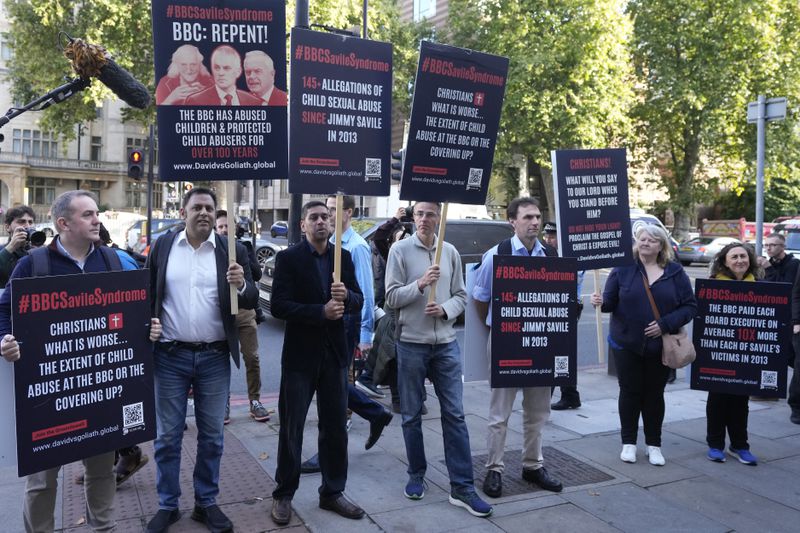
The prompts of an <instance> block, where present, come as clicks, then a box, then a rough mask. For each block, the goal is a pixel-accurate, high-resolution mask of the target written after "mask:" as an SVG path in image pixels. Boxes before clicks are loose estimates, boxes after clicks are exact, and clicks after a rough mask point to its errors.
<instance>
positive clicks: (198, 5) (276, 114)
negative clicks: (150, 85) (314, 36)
mask: <svg viewBox="0 0 800 533" xmlns="http://www.w3.org/2000/svg"><path fill="white" fill-rule="evenodd" d="M153 44H154V50H155V75H156V82H157V87H156V104H157V106H158V108H157V118H158V145H159V146H158V148H159V150H158V154H159V161H158V163H159V179H161V180H163V181H179V180H184V181H199V180H248V179H282V178H286V173H287V155H286V150H287V123H286V117H287V115H286V113H287V111H286V108H287V95H286V92H285V89H286V13H285V3H284V2H279V1H277V0H264V1H262V2H259V3H258V4H254V3H252V2H248V1H246V0H230V1H228V2H226V3H225V6H224V7H221V6H220V5H219V4H218V3H216V2H212V1H210V0H194V1H189V2H186V1H185V0H181V1H180V2H175V1H174V0H154V1H153Z"/></svg>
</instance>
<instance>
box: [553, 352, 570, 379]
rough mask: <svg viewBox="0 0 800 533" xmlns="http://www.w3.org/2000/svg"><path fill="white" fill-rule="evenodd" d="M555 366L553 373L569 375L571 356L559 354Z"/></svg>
mask: <svg viewBox="0 0 800 533" xmlns="http://www.w3.org/2000/svg"><path fill="white" fill-rule="evenodd" d="M553 359H555V368H554V370H553V374H554V375H555V376H556V377H558V376H569V357H568V356H566V355H558V356H556V357H554V358H553Z"/></svg>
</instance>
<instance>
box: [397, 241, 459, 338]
mask: <svg viewBox="0 0 800 533" xmlns="http://www.w3.org/2000/svg"><path fill="white" fill-rule="evenodd" d="M438 243H439V239H438V237H437V238H436V239H434V243H433V247H431V248H430V249H429V248H426V247H425V245H424V244H422V241H420V240H419V237H418V236H417V234H416V233H414V235H412V236H411V237H410V238H408V239H403V240H402V241H399V242H397V243H395V244H394V245H393V246H392V247H391V248H390V249H389V259H388V261H387V263H386V303H387V304H388V305H389V306H390V307H393V308H395V309H397V310H398V311H399V314H398V321H399V322H398V323H399V326H400V337H399V338H400V340H401V341H404V342H415V343H418V344H446V343H449V342H452V341H454V340H455V339H456V332H455V329H454V328H453V324H454V323H455V321H456V317H457V316H458V315H460V314H461V313H462V312H463V311H464V307H465V305H466V299H467V292H466V290H465V289H464V278H463V275H462V273H461V257H460V256H459V255H458V252H457V251H456V249H455V247H454V246H453V245H452V244H450V243H449V242H446V241H445V242H444V245H443V247H442V257H441V260H440V261H439V269H440V277H439V281H438V283H437V284H436V299H435V301H436V303H438V304H439V305H441V306H442V308H443V309H444V312H445V313H446V314H447V319H446V320H445V319H444V317H442V318H435V317H432V316H428V315H426V314H425V305H426V304H427V302H428V293H429V292H430V290H431V287H430V286H428V287H425V290H424V291H422V292H420V290H419V288H418V287H417V280H418V279H419V278H421V277H422V276H423V275H424V274H425V271H426V270H427V269H428V267H429V266H431V265H432V264H433V262H434V259H435V258H436V246H437V244H438Z"/></svg>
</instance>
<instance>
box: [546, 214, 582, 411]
mask: <svg viewBox="0 0 800 533" xmlns="http://www.w3.org/2000/svg"><path fill="white" fill-rule="evenodd" d="M542 233H543V234H544V237H543V238H542V241H543V242H544V243H545V244H547V245H549V246H552V247H553V248H555V249H556V250H558V227H557V226H556V223H555V222H546V223H545V225H544V229H543V230H542ZM585 274H586V272H585V271H583V270H580V271H578V295H577V296H578V318H577V320H580V319H581V314H582V313H583V299H582V298H581V287H582V286H583V277H584V275H585ZM553 388H554V389H555V387H553ZM559 388H560V390H561V398H560V399H559V400H558V401H557V402H555V403H553V404H552V405H550V409H552V410H553V411H564V410H566V409H577V408H578V407H580V406H581V395H580V393H579V392H578V387H577V386H573V385H561V387H559Z"/></svg>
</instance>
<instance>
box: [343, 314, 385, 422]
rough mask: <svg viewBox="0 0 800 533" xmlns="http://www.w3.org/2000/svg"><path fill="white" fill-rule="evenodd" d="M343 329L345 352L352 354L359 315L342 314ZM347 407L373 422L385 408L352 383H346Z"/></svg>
mask: <svg viewBox="0 0 800 533" xmlns="http://www.w3.org/2000/svg"><path fill="white" fill-rule="evenodd" d="M344 331H345V335H346V337H347V353H349V354H350V355H351V357H352V355H353V354H354V353H355V351H356V347H357V346H358V339H359V336H360V335H361V315H344ZM347 407H348V408H349V409H350V410H351V411H353V412H354V413H355V414H357V415H358V416H360V417H361V418H363V419H365V420H367V421H369V422H375V421H377V420H380V419H381V418H382V417H383V413H384V411H385V409H384V408H383V406H382V405H381V404H379V403H378V402H376V401H375V400H372V399H370V397H369V396H367V395H366V394H364V393H363V392H361V391H360V390H358V389H357V388H356V387H355V385H353V384H352V383H349V380H348V384H347Z"/></svg>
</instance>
